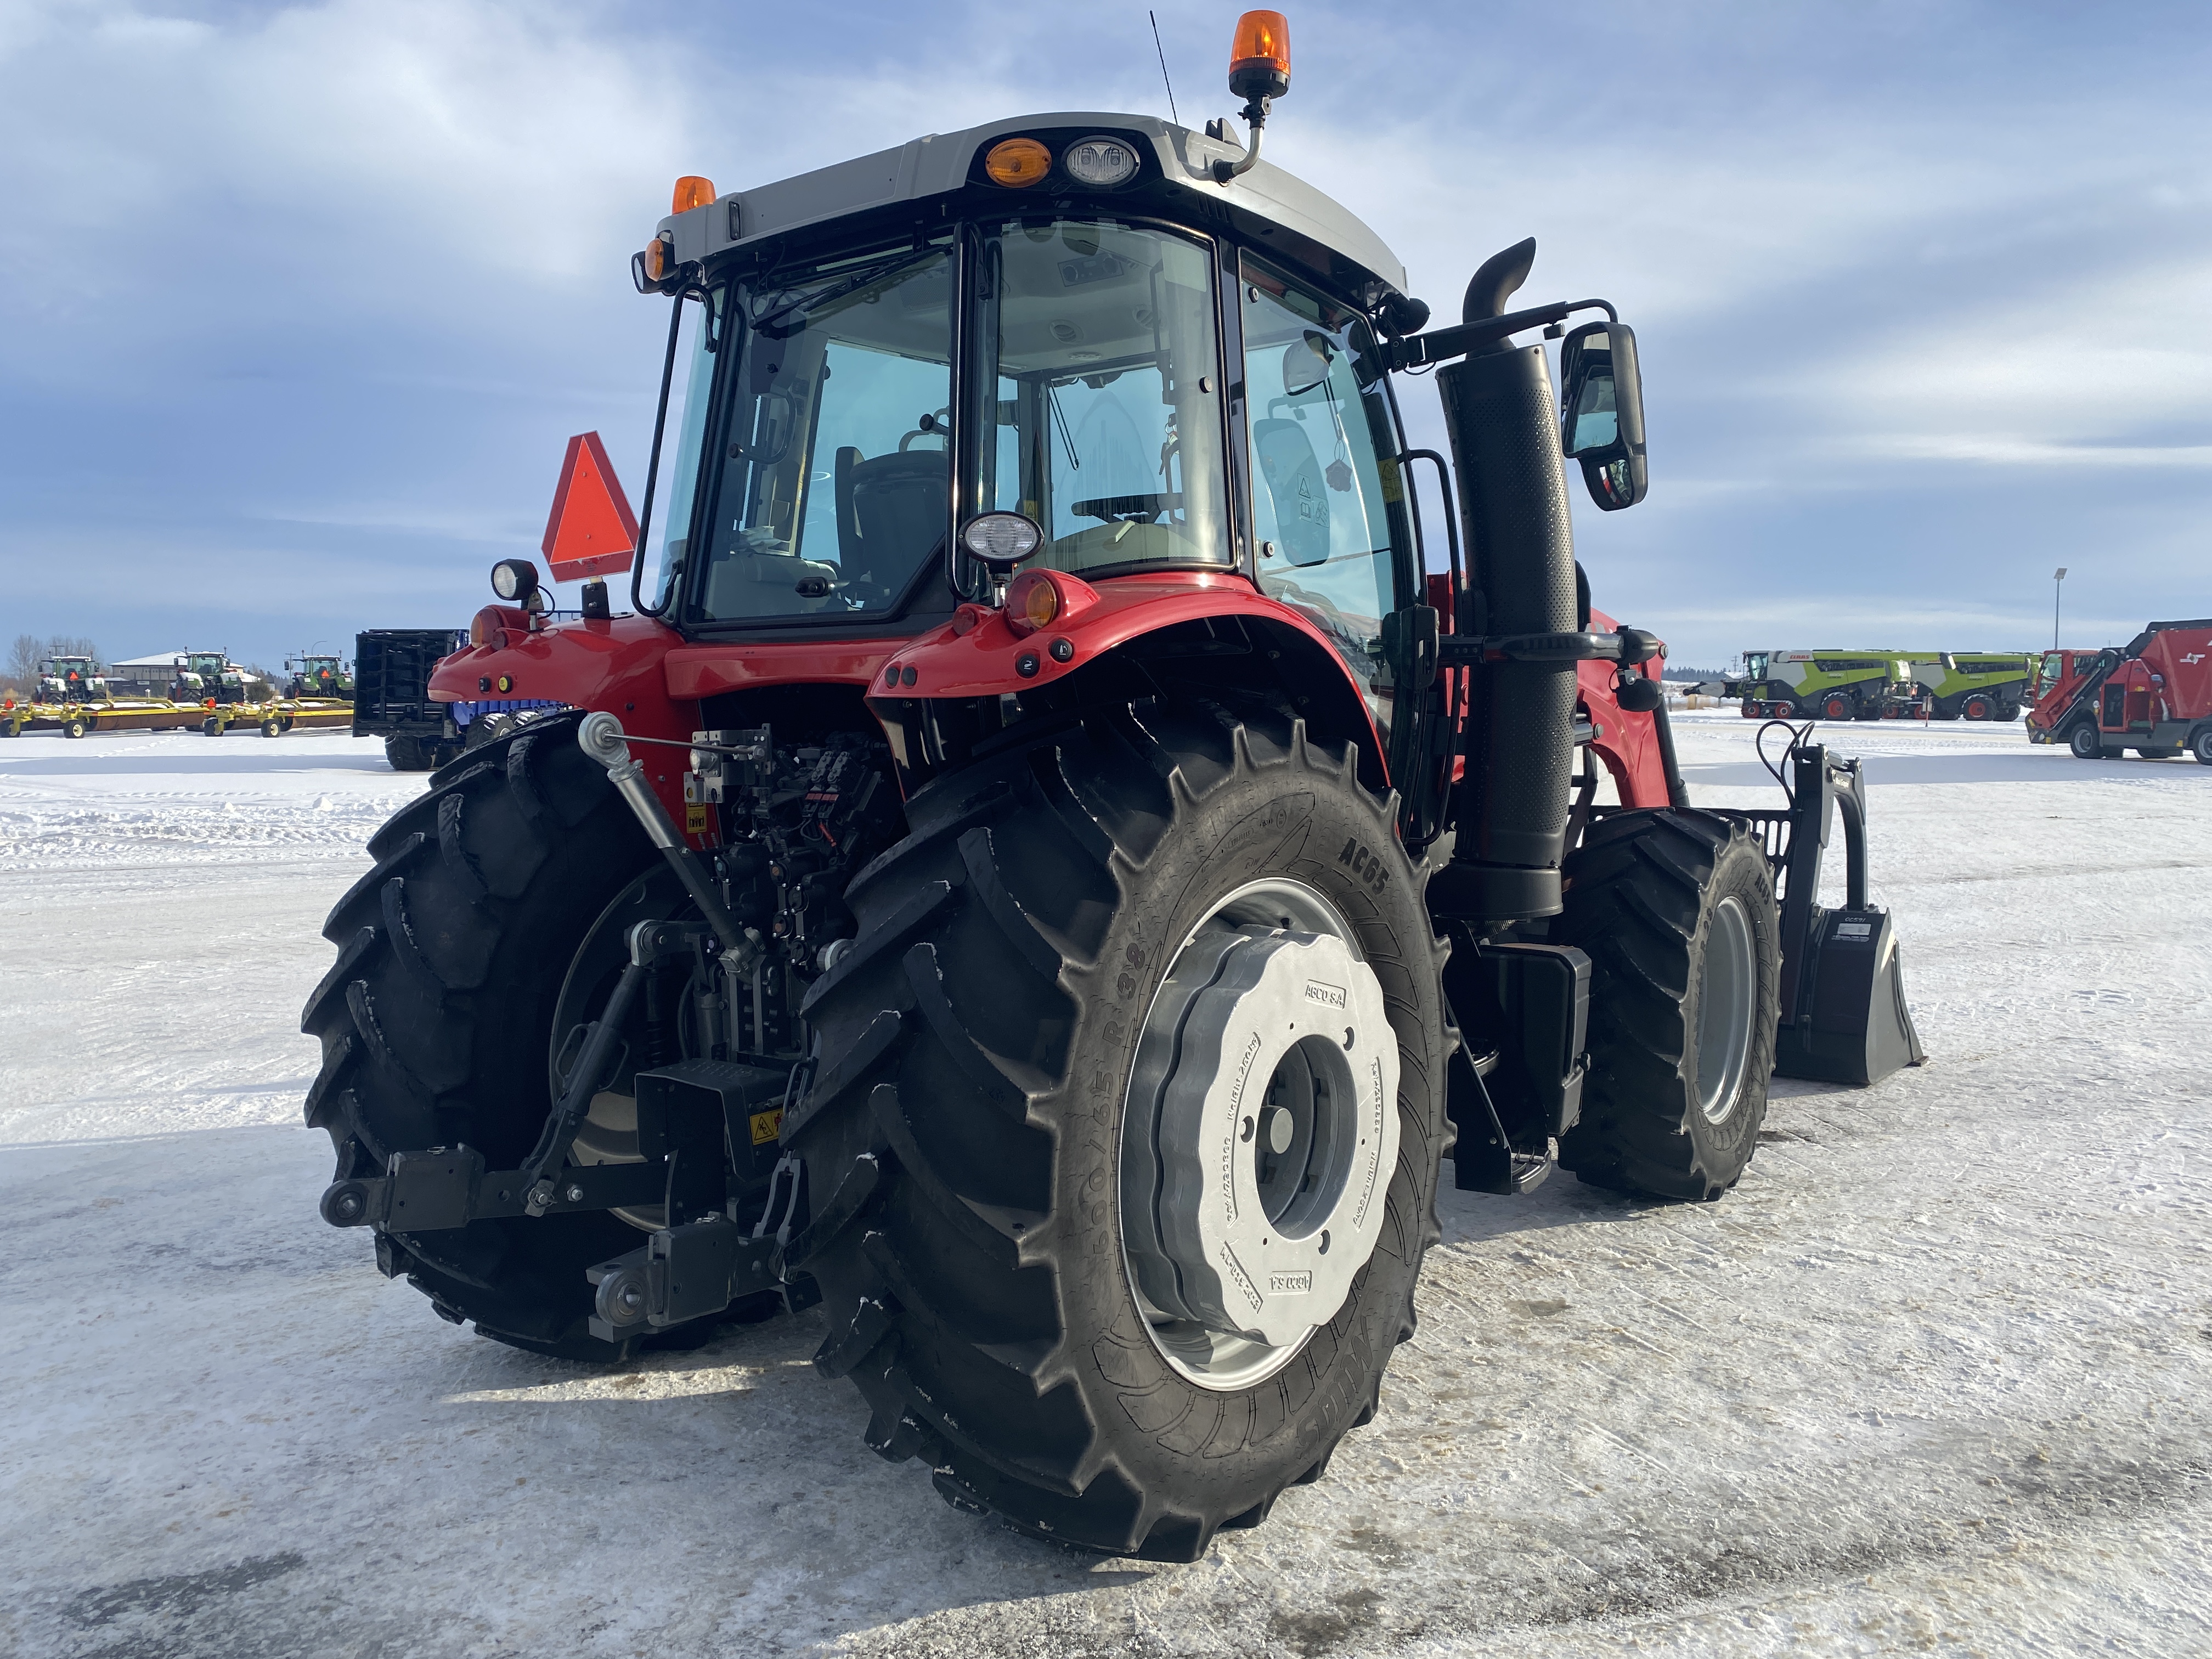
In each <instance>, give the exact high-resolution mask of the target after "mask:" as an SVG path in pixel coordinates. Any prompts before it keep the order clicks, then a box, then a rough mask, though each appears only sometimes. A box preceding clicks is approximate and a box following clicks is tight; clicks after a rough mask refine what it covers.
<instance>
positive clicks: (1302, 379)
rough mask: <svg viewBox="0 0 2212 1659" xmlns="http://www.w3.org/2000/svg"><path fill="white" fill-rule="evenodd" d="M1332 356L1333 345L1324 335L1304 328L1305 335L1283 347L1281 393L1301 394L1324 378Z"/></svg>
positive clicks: (1290, 396)
mask: <svg viewBox="0 0 2212 1659" xmlns="http://www.w3.org/2000/svg"><path fill="white" fill-rule="evenodd" d="M1335 356H1336V348H1335V347H1334V346H1333V345H1331V344H1330V343H1329V341H1328V336H1327V335H1325V334H1320V333H1316V331H1314V330H1312V329H1308V330H1306V331H1305V335H1304V338H1302V339H1297V340H1293V341H1291V343H1290V344H1288V345H1286V346H1285V347H1284V348H1283V395H1284V396H1285V397H1289V398H1303V397H1304V396H1305V394H1306V393H1307V392H1311V391H1312V390H1313V389H1314V388H1315V387H1316V386H1319V385H1321V384H1322V382H1323V381H1325V380H1328V366H1329V363H1330V361H1331V360H1332V359H1333V358H1334V357H1335Z"/></svg>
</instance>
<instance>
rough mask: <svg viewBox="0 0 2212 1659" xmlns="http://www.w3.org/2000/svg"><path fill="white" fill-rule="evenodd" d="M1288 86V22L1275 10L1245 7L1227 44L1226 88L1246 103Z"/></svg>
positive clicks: (1274, 95) (1275, 94)
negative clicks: (1234, 36)
mask: <svg viewBox="0 0 2212 1659" xmlns="http://www.w3.org/2000/svg"><path fill="white" fill-rule="evenodd" d="M1290 89H1291V26H1290V24H1289V22H1288V21H1285V18H1284V16H1283V14H1282V13H1280V12H1279V11H1248V12H1246V13H1245V14H1244V15H1243V16H1242V17H1240V18H1238V19H1237V38H1236V40H1235V43H1234V44H1233V45H1231V47H1230V48H1229V90H1230V91H1231V92H1232V93H1234V94H1236V95H1237V97H1239V98H1242V99H1243V100H1245V101H1246V102H1247V103H1257V102H1258V101H1259V100H1261V99H1263V98H1280V97H1281V96H1282V95H1283V94H1285V93H1286V92H1288V91H1289V90H1290Z"/></svg>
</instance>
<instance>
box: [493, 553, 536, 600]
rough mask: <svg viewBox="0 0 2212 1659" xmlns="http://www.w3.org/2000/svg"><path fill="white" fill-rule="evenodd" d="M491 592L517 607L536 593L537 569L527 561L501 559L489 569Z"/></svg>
mask: <svg viewBox="0 0 2212 1659" xmlns="http://www.w3.org/2000/svg"><path fill="white" fill-rule="evenodd" d="M491 591H492V592H495V593H496V594H498V595H499V597H500V598H501V599H505V600H506V601H507V603H508V604H509V605H519V604H520V603H521V602H522V601H524V600H526V599H528V598H529V597H530V596H531V595H532V593H535V592H537V591H538V567H537V566H536V565H534V564H532V563H531V562H530V561H529V560H527V559H501V561H500V562H498V563H497V564H495V565H494V566H492V568H491Z"/></svg>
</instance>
